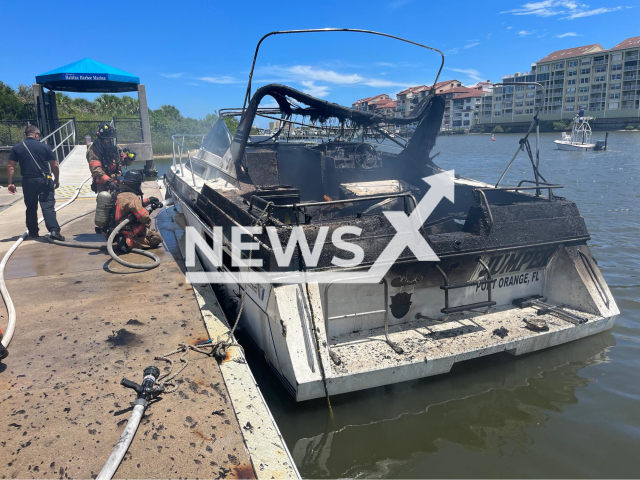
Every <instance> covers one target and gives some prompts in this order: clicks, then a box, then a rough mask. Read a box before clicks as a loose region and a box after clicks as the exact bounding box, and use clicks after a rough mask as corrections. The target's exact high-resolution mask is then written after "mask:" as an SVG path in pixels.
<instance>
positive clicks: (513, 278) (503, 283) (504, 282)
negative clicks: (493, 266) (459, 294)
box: [476, 270, 540, 292]
mask: <svg viewBox="0 0 640 480" xmlns="http://www.w3.org/2000/svg"><path fill="white" fill-rule="evenodd" d="M529 274H531V276H529ZM539 281H540V271H539V270H538V271H536V272H525V273H518V274H516V275H509V276H508V277H501V278H494V279H493V281H492V282H491V288H492V289H494V288H504V287H512V286H513V285H529V284H530V283H534V282H539ZM486 289H487V284H486V283H484V284H482V285H478V286H476V292H477V291H478V290H481V291H485V290H486Z"/></svg>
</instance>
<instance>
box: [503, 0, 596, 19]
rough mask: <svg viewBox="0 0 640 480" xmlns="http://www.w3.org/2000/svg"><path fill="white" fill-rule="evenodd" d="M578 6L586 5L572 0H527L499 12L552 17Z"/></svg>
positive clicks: (571, 10)
mask: <svg viewBox="0 0 640 480" xmlns="http://www.w3.org/2000/svg"><path fill="white" fill-rule="evenodd" d="M578 7H582V8H584V7H587V5H584V4H580V3H578V2H576V1H574V0H542V1H539V2H529V3H525V4H524V5H520V7H519V8H514V9H512V10H505V11H504V12H500V13H511V14H512V15H535V16H536V17H553V16H554V15H562V14H564V13H570V12H573V11H575V10H576V9H577V8H578Z"/></svg>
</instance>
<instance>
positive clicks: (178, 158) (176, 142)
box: [171, 133, 236, 187]
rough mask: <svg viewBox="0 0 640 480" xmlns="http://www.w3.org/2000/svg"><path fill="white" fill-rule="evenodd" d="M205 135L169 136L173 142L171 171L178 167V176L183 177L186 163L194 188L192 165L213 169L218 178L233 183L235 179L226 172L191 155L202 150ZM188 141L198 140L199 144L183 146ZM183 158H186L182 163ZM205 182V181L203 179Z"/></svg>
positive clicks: (194, 180) (181, 134) (194, 178)
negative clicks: (194, 151)
mask: <svg viewBox="0 0 640 480" xmlns="http://www.w3.org/2000/svg"><path fill="white" fill-rule="evenodd" d="M206 136H207V135H206V134H204V133H194V134H186V133H180V134H177V135H172V136H171V141H172V142H173V171H174V172H175V171H176V167H177V165H178V164H179V165H180V175H181V176H182V177H184V165H185V164H186V163H187V162H188V166H189V170H190V171H191V181H192V182H193V186H194V187H195V186H196V176H195V171H194V168H193V164H194V163H195V164H196V165H201V166H202V167H203V168H213V169H214V170H215V171H216V174H217V175H218V176H221V177H224V178H225V180H227V181H228V182H231V183H235V182H236V179H235V178H234V177H233V176H232V175H229V173H228V172H226V171H225V170H223V169H222V168H221V167H220V166H218V165H215V164H214V163H210V162H206V161H203V160H202V159H201V158H199V157H196V156H194V155H192V154H191V152H192V151H193V150H195V149H197V150H198V151H200V149H201V148H202V142H203V141H204V139H205V137H206ZM188 139H199V142H198V141H196V142H194V143H193V144H192V145H191V146H187V145H185V143H187V141H188ZM183 156H184V157H186V158H185V159H184V161H183ZM205 180H207V179H206V178H205Z"/></svg>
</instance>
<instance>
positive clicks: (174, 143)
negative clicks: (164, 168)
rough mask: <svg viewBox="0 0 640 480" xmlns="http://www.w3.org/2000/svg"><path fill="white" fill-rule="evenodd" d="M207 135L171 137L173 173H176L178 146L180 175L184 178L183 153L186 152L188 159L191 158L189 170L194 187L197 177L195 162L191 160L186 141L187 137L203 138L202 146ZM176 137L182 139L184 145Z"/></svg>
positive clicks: (183, 134) (186, 134) (185, 134)
mask: <svg viewBox="0 0 640 480" xmlns="http://www.w3.org/2000/svg"><path fill="white" fill-rule="evenodd" d="M206 136H207V135H206V134H205V133H181V134H177V135H171V141H172V147H173V171H174V172H175V171H176V145H178V156H179V161H180V174H181V175H182V178H184V165H183V164H182V151H183V150H186V152H187V157H188V158H189V169H190V170H191V181H192V182H193V186H194V187H195V186H196V176H195V174H194V173H193V161H192V159H191V153H190V152H189V149H188V148H187V147H185V146H184V139H185V138H186V137H202V139H201V140H200V146H202V142H203V141H204V138H205V137H206ZM176 137H182V143H180V142H179V141H178V140H176Z"/></svg>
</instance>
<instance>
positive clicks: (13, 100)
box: [0, 82, 24, 120]
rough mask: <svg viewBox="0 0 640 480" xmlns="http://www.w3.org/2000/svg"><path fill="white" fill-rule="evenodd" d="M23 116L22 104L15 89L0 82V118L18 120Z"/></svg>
mask: <svg viewBox="0 0 640 480" xmlns="http://www.w3.org/2000/svg"><path fill="white" fill-rule="evenodd" d="M23 116H24V104H23V103H22V102H21V101H20V99H19V98H18V95H17V93H16V91H15V90H14V89H13V88H11V87H10V86H9V85H6V84H4V83H2V82H0V120H20V119H22V118H23Z"/></svg>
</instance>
